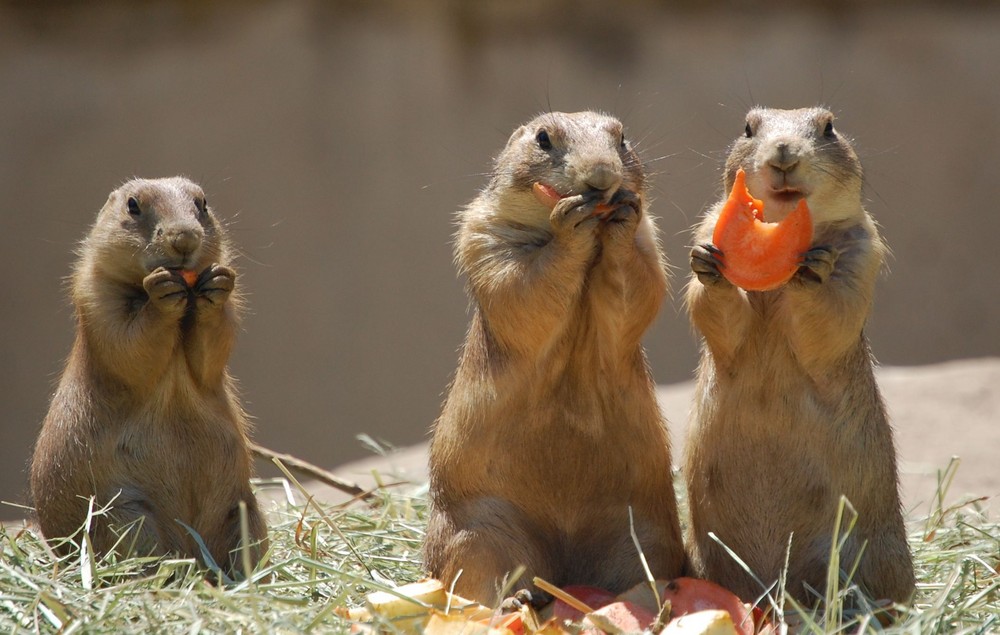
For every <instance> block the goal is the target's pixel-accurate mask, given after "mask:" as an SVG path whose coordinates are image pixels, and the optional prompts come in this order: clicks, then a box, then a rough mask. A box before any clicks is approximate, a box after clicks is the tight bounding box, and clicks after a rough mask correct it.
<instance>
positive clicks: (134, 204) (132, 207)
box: [128, 196, 142, 216]
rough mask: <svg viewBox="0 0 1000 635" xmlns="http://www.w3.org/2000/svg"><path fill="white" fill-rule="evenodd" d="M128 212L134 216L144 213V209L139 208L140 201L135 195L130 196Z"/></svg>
mask: <svg viewBox="0 0 1000 635" xmlns="http://www.w3.org/2000/svg"><path fill="white" fill-rule="evenodd" d="M128 213H129V214H131V215H132V216H138V215H139V214H142V210H141V209H139V201H137V200H136V199H135V197H134V196H130V197H128Z"/></svg>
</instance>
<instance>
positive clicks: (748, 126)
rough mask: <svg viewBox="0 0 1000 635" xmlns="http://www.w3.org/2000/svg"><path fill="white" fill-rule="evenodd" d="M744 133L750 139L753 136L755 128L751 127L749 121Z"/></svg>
mask: <svg viewBox="0 0 1000 635" xmlns="http://www.w3.org/2000/svg"><path fill="white" fill-rule="evenodd" d="M743 132H744V133H746V135H747V138H748V139H749V138H750V137H752V136H753V128H752V127H751V126H750V122H749V121H748V122H747V127H746V128H744V129H743Z"/></svg>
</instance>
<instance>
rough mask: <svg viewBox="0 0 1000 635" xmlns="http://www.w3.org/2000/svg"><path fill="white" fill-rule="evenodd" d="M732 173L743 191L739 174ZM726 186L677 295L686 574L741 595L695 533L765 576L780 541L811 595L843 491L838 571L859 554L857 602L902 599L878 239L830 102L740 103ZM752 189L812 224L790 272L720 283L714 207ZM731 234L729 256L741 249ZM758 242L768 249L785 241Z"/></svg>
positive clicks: (715, 550) (728, 561)
mask: <svg viewBox="0 0 1000 635" xmlns="http://www.w3.org/2000/svg"><path fill="white" fill-rule="evenodd" d="M743 172H745V184H746V187H747V188H748V189H749V193H745V192H744V193H741V192H740V186H741V185H742V184H741V183H739V182H737V181H742V173H743ZM738 173H739V175H740V176H739V177H738ZM724 182H725V187H726V190H727V193H728V192H730V191H732V194H731V195H730V199H729V200H728V201H727V200H724V201H720V202H719V203H718V204H717V205H716V206H715V207H714V208H712V209H711V210H710V211H709V212H708V213H707V214H706V216H705V218H704V219H703V221H702V222H701V224H700V225H699V226H698V227H697V228H696V230H695V245H696V246H695V247H694V249H693V250H692V252H691V268H692V270H693V272H694V275H693V276H692V279H691V280H690V283H689V285H688V287H687V298H686V300H687V306H688V310H689V312H690V316H691V319H692V321H693V322H694V325H695V326H696V327H697V329H698V330H699V331H700V332H701V334H702V336H703V337H704V342H703V346H702V359H701V364H700V367H699V369H698V382H697V391H696V396H695V403H694V407H693V410H692V414H691V431H690V433H689V437H688V440H687V451H686V460H685V468H684V471H685V477H686V479H687V486H688V493H689V500H690V507H691V523H690V527H689V535H688V538H689V544H690V547H691V551H692V561H693V565H694V567H695V570H696V571H697V572H698V573H700V574H701V575H704V576H706V577H708V578H709V579H711V580H714V581H716V582H718V583H720V584H722V585H723V586H726V587H728V588H730V589H732V590H733V591H735V592H736V593H737V594H739V595H740V596H741V597H743V598H744V599H745V600H747V599H752V598H754V597H756V596H758V595H760V594H761V593H763V591H764V589H762V588H761V587H760V586H759V585H758V584H757V583H756V582H754V581H753V580H752V579H751V578H750V577H749V576H747V575H746V574H745V573H744V571H743V569H742V568H741V567H740V565H739V564H738V563H737V562H736V561H735V560H733V558H731V557H730V555H728V554H727V553H725V552H724V550H723V549H722V548H721V547H719V545H718V544H717V543H716V542H715V541H713V540H712V539H711V538H710V537H709V535H708V534H709V532H713V533H714V534H715V535H716V536H718V538H719V539H720V540H721V541H722V542H724V543H725V544H726V545H727V546H728V547H729V548H731V549H732V550H733V551H734V552H735V553H736V554H738V555H739V557H740V558H742V559H743V560H744V561H745V562H746V564H747V565H749V567H750V568H751V569H752V570H753V571H754V573H755V574H756V575H757V576H758V577H759V578H760V579H761V580H762V581H763V582H764V583H765V584H770V583H772V582H774V581H775V580H777V579H778V577H779V573H780V571H781V569H782V567H783V565H784V563H785V554H786V547H787V545H788V541H789V535H791V536H792V538H791V552H790V559H789V562H788V577H787V582H786V585H787V590H788V592H790V593H791V594H792V595H793V596H794V597H795V598H797V599H799V600H800V601H804V602H806V603H808V604H812V603H814V601H815V597H816V596H815V595H813V594H812V593H811V592H810V591H808V590H807V586H808V587H812V588H813V589H815V590H816V591H818V592H819V593H823V590H824V589H825V587H826V579H827V563H828V561H829V557H830V549H831V545H830V543H831V535H832V532H833V529H834V516H835V514H836V512H837V507H838V501H839V499H840V497H841V496H842V495H843V496H846V497H847V498H848V499H849V500H850V502H851V504H853V506H854V508H855V509H856V510H857V513H858V522H857V526H856V527H855V528H854V530H853V531H852V532H851V535H850V538H849V539H848V540H847V543H846V547H845V548H844V549H843V551H842V553H841V555H840V564H841V568H842V569H843V570H847V571H849V570H850V569H851V568H852V567H853V565H854V561H855V559H856V558H858V557H859V556H860V566H859V567H858V570H857V573H856V575H855V578H854V581H855V582H857V583H860V585H861V587H862V588H863V589H864V590H865V591H866V592H867V593H868V594H869V595H870V596H871V597H874V598H876V599H883V598H887V599H891V600H895V601H898V602H904V601H906V600H907V599H908V598H909V597H910V595H911V594H912V592H913V588H914V577H913V567H912V563H911V558H910V553H909V551H908V548H907V545H906V536H905V531H904V526H903V518H902V515H901V511H900V501H899V494H898V480H897V470H896V455H895V450H894V447H893V440H892V430H891V428H890V425H889V422H888V420H887V417H886V413H885V407H884V404H883V401H882V397H881V396H880V394H879V390H878V386H877V385H876V383H875V377H874V372H873V359H872V355H871V353H870V351H869V347H868V342H867V340H866V338H865V335H864V326H865V322H866V320H867V318H868V315H869V312H870V310H871V305H872V294H873V291H874V286H875V278H876V276H877V274H878V272H879V270H880V268H881V266H882V259H883V257H884V255H885V252H886V248H885V246H884V244H883V242H882V239H881V237H880V236H879V234H878V231H877V229H876V226H875V223H874V221H873V220H872V218H871V217H870V216H869V215H868V213H867V212H866V211H865V210H864V208H863V207H862V203H861V185H862V172H861V164H860V162H859V160H858V158H857V155H856V154H855V152H854V150H853V149H852V146H851V143H850V142H849V141H848V139H846V138H845V137H844V136H843V135H841V134H840V133H839V132H838V131H837V130H836V128H835V127H834V124H833V115H832V114H831V113H830V112H829V111H827V110H824V109H820V108H807V109H801V110H769V109H754V110H751V111H750V113H749V114H748V115H747V119H746V129H745V132H744V134H743V135H742V136H741V137H739V138H738V139H737V140H736V141H735V143H734V144H733V146H732V148H731V151H730V153H729V158H728V159H727V161H726V166H725V179H724ZM734 185H735V186H736V187H734ZM754 197H760V200H757V201H756V202H755V203H746V204H747V205H750V206H751V207H754V206H755V205H756V206H757V207H760V206H762V207H763V209H762V210H757V211H759V212H762V214H761V216H762V217H763V218H762V219H760V220H763V221H767V222H776V221H782V220H784V219H785V218H786V217H789V215H791V214H793V213H795V210H796V209H797V208H800V207H807V208H808V213H809V215H810V216H811V221H812V228H811V229H812V231H811V242H809V243H808V248H806V249H802V247H801V245H800V246H799V247H797V248H795V249H799V250H801V253H799V255H798V256H797V258H796V260H793V271H791V272H789V274H790V276H791V277H790V279H789V280H788V281H787V282H781V281H780V279H779V280H777V281H776V280H773V279H772V280H770V281H768V282H767V284H764V285H763V286H765V287H768V288H770V289H771V290H766V291H746V290H744V289H741V288H739V287H737V286H736V285H734V284H733V283H731V282H730V281H729V280H728V279H727V276H726V275H725V274H726V267H727V261H728V260H729V257H730V254H728V253H726V251H725V250H724V249H720V247H719V246H718V245H713V244H712V241H713V234H716V235H718V233H717V231H716V230H717V222H718V219H719V217H720V214H723V213H725V208H726V206H727V205H731V204H733V203H732V201H733V200H736V201H737V203H738V204H743V203H745V200H746V199H748V198H749V199H753V198H754ZM803 199H804V200H805V202H806V204H805V205H804V206H803V205H802V203H801V202H802V200H803ZM740 201H743V203H740ZM754 229H755V228H754V227H751V226H750V225H749V224H748V225H747V227H746V231H748V232H750V231H754ZM758 229H759V228H758ZM791 233H795V232H791ZM748 240H749V241H753V240H766V237H765V239H761V238H760V237H758V236H753V237H751V238H748ZM732 242H733V244H732V246H730V247H728V248H729V249H730V250H733V251H734V252H735V251H736V250H738V249H739V248H741V246H740V245H738V244H737V243H738V242H739V241H732ZM778 242H780V241H778ZM758 247H759V248H760V249H764V250H770V251H769V253H771V254H773V257H774V258H776V259H780V258H783V257H784V254H785V253H786V252H787V250H788V249H789V247H788V245H787V244H785V245H782V244H766V245H763V246H761V245H758ZM743 255H744V254H734V255H733V258H734V260H735V259H738V257H742V256H743ZM796 261H797V262H796ZM779 278H780V276H779ZM775 283H776V286H775Z"/></svg>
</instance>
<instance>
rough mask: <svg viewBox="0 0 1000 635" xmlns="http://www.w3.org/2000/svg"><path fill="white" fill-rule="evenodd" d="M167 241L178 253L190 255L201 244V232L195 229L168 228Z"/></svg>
mask: <svg viewBox="0 0 1000 635" xmlns="http://www.w3.org/2000/svg"><path fill="white" fill-rule="evenodd" d="M166 234H167V241H168V242H169V243H170V246H171V247H173V248H174V250H175V251H177V253H179V254H182V255H185V256H186V255H188V254H190V253H192V252H193V251H195V250H196V249H198V247H200V246H201V234H200V233H199V232H197V231H195V230H193V229H171V230H167V232H166Z"/></svg>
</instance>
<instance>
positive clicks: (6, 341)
mask: <svg viewBox="0 0 1000 635" xmlns="http://www.w3.org/2000/svg"><path fill="white" fill-rule="evenodd" d="M998 73H1000V8H998V5H997V4H996V3H954V2H953V3H944V2H942V3H940V4H938V3H929V2H926V3H920V2H917V3H899V4H897V3H887V2H873V3H863V2H856V3H855V2H843V1H840V2H830V3H822V2H805V3H801V2H800V3H792V2H777V3H768V4H767V5H766V6H763V5H758V4H755V3H747V2H731V3H725V2H709V3H703V4H699V3H693V2H681V3H668V2H653V1H651V0H650V1H639V0H633V1H628V2H621V3H617V4H614V5H612V4H609V3H604V2H597V1H592V2H533V1H515V2H503V1H500V0H494V1H469V2H466V3H462V2H417V1H405V0H400V1H398V2H373V3H367V2H334V1H324V0H313V1H308V0H302V1H290V2H222V3H203V2H194V1H188V2H135V3H127V2H120V3H118V2H116V3H100V2H91V3H65V4H63V3H23V4H18V3H14V4H0V192H2V194H3V198H2V203H0V254H2V259H3V260H2V263H3V266H4V269H5V272H4V275H3V276H2V280H3V283H2V285H3V286H2V289H3V295H4V299H3V305H2V306H0V357H2V360H3V361H2V364H0V406H2V414H0V417H2V418H0V435H2V437H0V438H2V442H0V499H2V500H6V501H23V500H24V499H23V493H24V491H25V487H26V486H25V483H26V478H25V467H26V464H27V461H28V458H29V456H30V450H31V447H32V443H33V439H34V435H35V433H36V431H37V428H38V425H39V422H40V421H41V419H42V417H43V416H44V414H45V411H46V408H47V401H48V397H49V394H50V393H51V391H52V389H53V387H54V384H55V382H56V380H57V378H58V372H59V370H60V368H61V363H62V359H63V358H64V357H65V356H66V355H67V354H68V351H69V346H70V342H71V340H72V314H71V311H70V309H69V305H68V302H67V300H66V298H65V294H64V288H63V284H62V280H63V278H64V276H66V275H67V273H68V271H69V267H70V263H71V262H72V260H73V255H72V251H73V248H74V246H75V243H76V241H77V240H78V239H80V238H81V237H82V236H83V234H84V233H85V231H86V230H87V228H88V227H89V225H90V224H91V222H92V220H93V218H94V215H95V213H96V212H97V210H98V209H99V208H100V207H101V205H102V204H103V203H104V200H105V198H106V197H107V194H108V192H109V191H110V190H111V189H112V188H114V187H115V186H117V185H118V184H119V183H121V182H122V181H124V180H126V179H128V178H129V177H131V176H133V175H139V176H146V177H157V176H168V175H173V174H185V175H188V176H190V177H191V178H193V179H194V180H196V181H198V182H200V183H201V184H202V185H203V186H204V188H205V190H206V192H207V194H208V197H209V200H210V202H211V204H212V205H213V206H214V207H215V209H216V211H217V212H218V213H219V214H220V215H221V216H222V217H224V218H225V219H227V220H228V221H229V222H230V227H231V231H232V234H233V237H234V238H235V240H236V241H237V242H238V244H239V245H240V246H241V248H242V251H243V257H242V258H241V260H240V270H241V277H240V279H239V283H240V284H242V285H243V287H244V289H246V290H247V291H248V292H249V303H250V308H251V311H250V313H249V315H247V317H246V320H245V322H244V330H245V332H244V333H243V335H242V338H241V340H240V342H239V344H238V347H237V351H236V353H235V356H234V358H233V360H232V368H233V371H234V373H235V375H236V376H237V377H238V378H239V379H240V380H241V383H242V387H243V391H244V394H245V402H246V406H247V408H248V410H249V411H250V412H251V413H252V414H253V415H255V417H256V419H257V424H258V428H257V439H258V440H259V441H260V442H261V443H262V444H264V445H266V446H269V447H272V448H274V449H276V450H280V451H285V452H291V453H293V454H296V455H299V456H301V457H303V458H306V459H309V460H312V461H314V462H316V463H319V464H322V465H325V466H333V465H336V464H338V463H340V462H343V461H346V460H349V459H352V458H356V457H358V456H360V455H363V454H365V453H366V452H367V450H365V449H364V448H363V447H362V446H361V445H360V444H359V443H358V442H357V441H356V440H355V435H357V434H359V433H367V434H370V435H371V436H373V437H376V438H381V439H385V440H387V441H389V442H391V443H394V444H398V445H403V444H409V443H414V442H417V441H420V440H422V439H424V438H425V436H426V434H427V430H428V428H429V426H430V424H431V423H432V421H433V420H434V418H435V416H436V415H437V411H438V407H439V405H440V402H441V398H442V394H443V391H444V390H445V388H446V386H447V383H448V381H449V378H450V376H451V373H452V371H453V370H454V366H455V362H456V359H457V352H456V351H457V349H458V347H459V345H460V344H461V341H462V339H463V335H464V331H465V326H466V319H467V316H466V313H465V309H466V299H465V295H464V291H463V288H462V281H461V280H459V279H458V278H457V277H456V274H455V271H454V268H453V266H452V263H451V247H450V238H451V232H452V231H453V227H454V226H453V216H454V213H455V211H456V210H457V209H458V208H459V207H460V206H461V205H462V204H463V203H465V202H467V201H468V200H469V199H471V198H472V197H473V196H474V195H475V193H476V191H477V189H478V188H480V187H481V186H482V185H483V184H484V183H485V181H486V177H485V175H484V172H486V171H487V170H488V169H489V165H490V158H491V157H492V156H493V154H494V153H496V152H497V151H498V150H499V149H500V148H501V147H502V145H503V144H504V143H505V141H506V139H507V136H508V135H509V133H510V131H511V130H512V129H513V128H514V127H515V126H516V125H517V124H519V123H521V122H522V121H524V120H526V119H528V118H529V117H531V116H533V115H534V114H536V113H537V112H539V111H543V110H548V109H553V110H581V109H585V108H594V109H603V110H607V111H610V112H612V113H614V114H616V115H618V116H619V117H621V118H622V119H623V120H624V121H625V123H626V126H627V128H628V130H629V132H630V136H631V138H632V139H633V140H634V141H636V142H637V143H638V147H639V148H640V149H641V151H642V153H643V154H644V156H645V158H646V159H647V160H648V161H649V167H650V169H651V170H652V171H653V172H654V173H655V178H654V193H655V201H654V205H653V211H654V213H655V214H656V215H657V216H659V217H660V218H661V221H660V228H661V231H662V235H663V239H664V245H665V249H666V252H667V255H668V257H669V258H670V260H671V261H672V263H673V264H674V266H675V272H674V273H675V275H674V289H675V292H676V291H679V289H680V287H681V285H682V280H683V278H684V277H685V275H686V271H687V248H686V244H687V233H686V232H687V229H688V228H689V227H690V226H691V225H692V224H693V223H694V222H695V220H696V218H697V216H698V214H699V213H700V211H701V210H702V209H703V207H704V206H705V205H706V204H707V203H709V202H710V201H711V200H712V199H714V198H715V197H716V196H717V194H718V190H719V185H718V178H719V165H720V163H721V160H722V158H723V156H724V150H725V148H726V146H727V145H728V144H729V142H730V141H731V139H732V138H733V137H734V136H735V135H737V134H740V133H741V131H742V129H743V114H744V112H745V110H746V109H747V108H748V107H749V106H751V105H753V104H757V103H760V104H764V105H770V106H775V107H798V106H805V105H813V104H817V103H819V104H825V105H828V106H829V107H831V108H832V109H833V110H834V111H835V112H837V113H838V115H839V117H840V119H839V122H838V125H839V128H840V129H841V130H842V131H843V132H845V133H847V134H849V135H852V136H854V137H855V138H856V140H857V147H858V151H859V154H860V155H861V157H862V160H863V162H864V164H865V166H866V169H867V189H866V196H867V198H868V199H869V209H870V210H871V211H872V212H873V213H874V215H875V216H876V217H877V218H878V220H879V221H880V222H881V224H882V225H883V227H884V232H885V235H886V237H887V238H888V241H889V243H890V245H891V246H892V248H893V250H894V257H893V260H892V262H891V272H890V274H889V275H888V276H886V277H885V278H884V279H883V280H882V281H881V286H880V288H879V292H878V298H877V301H876V309H875V314H874V317H873V319H872V321H871V324H870V329H869V333H870V336H871V339H872V341H873V347H874V349H875V351H876V354H877V355H878V357H879V359H880V361H881V362H882V363H884V364H902V365H909V364H921V363H927V362H933V361H939V360H946V359H954V358H963V357H978V356H985V355H998V354H1000V293H998V290H1000V289H998V286H1000V285H998V284H997V282H996V276H997V270H998V268H1000V256H998V255H997V249H996V241H997V236H996V234H997V230H998V229H1000V213H998V211H997V210H998V201H1000V125H998V113H1000V82H997V81H996V77H997V75H998ZM648 347H649V352H650V357H651V361H652V364H653V369H654V373H655V376H656V379H657V381H658V382H660V383H670V382H676V381H681V380H685V379H687V378H689V377H690V375H691V373H692V369H693V368H694V365H695V358H696V343H695V340H694V339H693V337H692V336H691V334H690V331H689V328H688V325H687V321H686V318H685V317H684V315H683V311H682V307H681V304H680V302H679V301H678V300H677V298H676V297H675V298H674V299H673V300H672V301H669V302H668V303H667V304H665V305H664V307H663V310H662V312H661V315H660V319H659V321H658V323H657V324H656V325H655V326H654V327H653V329H652V330H651V332H650V334H649V337H648ZM666 414H667V416H668V417H669V418H671V419H678V418H683V417H684V416H685V413H684V412H668V413H666ZM897 425H905V422H897ZM941 425H942V426H952V425H954V426H955V430H956V434H961V423H960V422H955V421H942V422H941ZM21 513H22V512H21V511H20V510H18V509H16V508H12V507H7V506H0V518H10V517H16V516H18V515H20V514H21Z"/></svg>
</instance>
